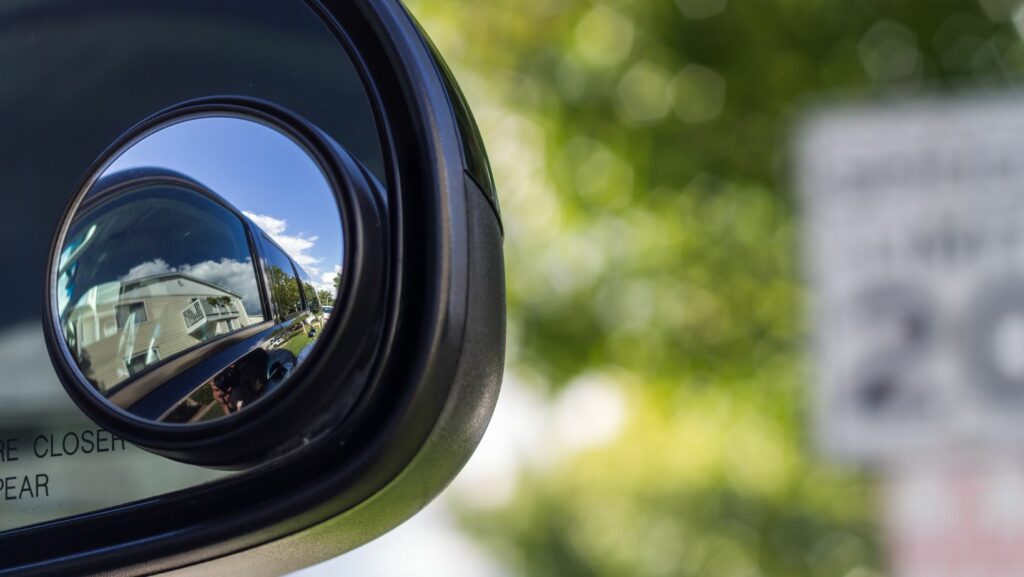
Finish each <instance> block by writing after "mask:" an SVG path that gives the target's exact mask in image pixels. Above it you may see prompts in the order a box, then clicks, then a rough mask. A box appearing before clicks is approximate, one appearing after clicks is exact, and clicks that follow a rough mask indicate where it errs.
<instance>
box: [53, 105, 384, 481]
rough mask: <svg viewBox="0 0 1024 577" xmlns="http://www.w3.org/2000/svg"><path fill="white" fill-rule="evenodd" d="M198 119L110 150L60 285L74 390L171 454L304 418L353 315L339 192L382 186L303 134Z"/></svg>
mask: <svg viewBox="0 0 1024 577" xmlns="http://www.w3.org/2000/svg"><path fill="white" fill-rule="evenodd" d="M189 108H190V107H187V106H186V107H184V108H183V109H181V110H176V111H175V112H174V113H173V114H168V115H167V116H168V118H166V119H163V120H160V119H157V120H154V121H150V122H148V123H147V124H146V126H145V127H144V128H143V129H142V130H139V131H137V134H136V135H134V136H132V137H130V138H128V139H127V141H126V142H125V143H124V144H123V145H121V146H117V147H114V148H113V152H112V153H111V154H109V155H108V157H107V159H106V160H105V161H104V162H102V163H101V164H100V165H99V168H98V170H96V171H95V172H94V174H92V175H90V177H89V178H88V179H87V180H86V182H87V184H86V185H85V186H84V187H83V189H82V191H80V193H79V194H78V195H77V197H76V198H75V199H74V201H73V202H72V204H71V208H70V210H69V211H68V214H67V216H66V218H65V223H64V225H63V226H62V229H61V231H60V233H59V235H58V238H57V240H56V242H55V244H54V254H53V255H51V266H50V271H49V274H50V282H49V290H50V298H49V303H48V305H49V308H50V317H51V319H50V322H51V324H52V326H51V327H50V329H51V330H50V331H48V334H49V335H50V336H51V338H50V342H49V343H48V344H49V345H50V349H51V355H52V356H54V358H55V360H56V361H58V362H57V364H58V365H59V366H58V368H59V369H63V371H59V372H61V373H62V380H63V381H64V384H65V387H66V388H67V389H68V390H69V392H71V393H72V397H73V398H75V400H76V401H77V402H78V403H79V405H80V406H81V407H82V408H83V409H85V410H86V412H87V413H88V414H90V416H93V417H94V418H95V419H96V420H97V421H99V422H100V423H101V424H103V425H105V426H110V428H112V429H114V430H115V431H118V432H119V433H122V434H125V435H126V437H127V438H129V439H131V440H135V441H136V442H138V443H139V444H141V445H142V446H144V447H146V446H147V445H149V444H152V445H156V446H158V447H160V446H163V447H164V448H167V447H172V451H173V450H174V449H173V436H174V433H171V434H169V432H170V431H171V430H174V429H177V431H176V432H177V433H178V434H182V435H187V434H188V430H189V429H194V430H203V428H204V427H206V428H209V427H211V426H214V425H216V424H217V423H219V422H223V421H230V420H231V418H232V417H234V418H236V419H237V418H238V417H239V416H242V415H245V414H246V413H249V412H253V411H255V409H256V408H257V407H261V405H264V404H276V405H282V406H284V405H294V404H295V403H289V402H287V401H288V399H287V397H288V396H289V395H290V394H292V391H293V389H297V388H300V387H298V386H297V384H296V383H297V382H298V381H301V379H300V378H298V375H300V373H301V368H302V367H303V366H304V365H306V364H307V363H310V362H311V359H314V358H315V357H316V356H317V355H318V354H319V350H320V349H321V348H322V347H321V346H320V345H321V341H322V340H324V339H325V337H326V335H329V334H331V332H332V331H331V329H332V326H333V325H334V324H335V322H336V319H337V318H338V317H339V315H340V314H341V313H342V312H343V311H342V310H341V309H344V308H345V307H344V306H339V305H342V304H344V302H345V294H344V292H345V287H346V285H347V284H349V283H346V282H345V281H346V276H347V275H348V270H347V269H348V267H347V264H349V263H346V254H347V252H350V251H346V248H350V247H346V244H347V243H348V242H351V241H350V239H348V238H346V226H345V224H344V222H345V218H344V211H343V210H342V207H340V206H339V202H340V199H341V198H342V196H343V194H342V192H343V191H340V190H339V189H341V188H345V185H344V184H342V183H343V182H346V178H345V177H346V176H347V177H348V178H349V179H351V178H353V177H361V179H362V181H367V180H372V177H369V176H368V175H367V173H366V172H365V171H363V170H360V169H359V167H357V166H356V165H354V161H353V160H351V158H350V157H347V156H345V154H344V151H342V150H341V149H340V148H339V147H338V146H337V145H336V144H334V143H333V142H327V140H329V139H327V138H326V137H325V136H323V134H322V133H320V132H318V131H316V130H315V128H311V127H307V130H306V132H305V133H303V132H302V131H300V130H297V129H296V128H295V126H294V123H298V124H301V121H299V120H297V119H296V120H295V121H294V122H293V123H289V122H288V121H287V120H283V119H277V118H274V117H273V116H272V115H268V114H266V113H257V112H256V111H255V110H253V111H252V112H251V113H247V112H246V111H245V110H244V109H242V110H240V109H239V108H238V107H237V106H230V107H225V108H224V110H219V109H218V107H217V106H216V105H211V104H205V105H203V106H201V107H198V108H197V111H192V112H189ZM310 138H313V139H317V138H319V139H320V140H319V142H316V143H314V142H311V141H310V140H309V139H310ZM317 144H319V145H320V146H319V147H318V146H317ZM324 151H327V152H326V153H325V152H324ZM339 156H341V157H345V158H340V159H339ZM346 170H347V171H348V173H350V174H347V175H346V174H342V177H341V178H338V177H337V176H336V175H337V174H338V172H339V171H341V172H342V173H344V172H345V171H346ZM351 173H357V174H351ZM359 228H365V227H359ZM360 244H366V243H365V242H362V243H360ZM362 276H365V275H362ZM339 294H340V296H339ZM275 399H277V400H275ZM267 410H271V409H264V410H263V412H267ZM291 421H292V422H296V420H295V419H292V420H291ZM299 421H301V419H300V420H299ZM237 426H240V424H239V425H236V427H237ZM278 429H279V430H281V429H280V427H279V428H278ZM212 432H215V431H211V430H208V429H207V433H212ZM147 434H150V435H151V436H152V443H147V438H146V437H147ZM261 438H262V437H261ZM226 442H227V441H226ZM250 444H251V443H250ZM158 452H159V451H158ZM215 452H219V453H223V451H222V450H216V449H215ZM231 453H232V451H230V450H228V451H227V455H230V454H231ZM172 456H175V457H177V458H180V459H182V460H189V456H188V451H187V450H183V451H182V452H180V453H177V454H174V455H172ZM236 456H237V455H236ZM231 460H232V457H230V456H221V457H216V458H214V459H213V461H214V462H215V463H214V464H231V463H230V461H231Z"/></svg>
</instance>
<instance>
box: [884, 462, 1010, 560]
mask: <svg viewBox="0 0 1024 577" xmlns="http://www.w3.org/2000/svg"><path fill="white" fill-rule="evenodd" d="M883 495H884V499H885V508H884V509H885V525H886V532H887V537H888V542H889V558H890V565H891V571H890V574H891V575H892V577H1019V576H1020V575H1021V574H1024V467H1022V466H1021V465H1020V464H1019V463H1016V464H1011V463H1009V462H1006V461H992V462H989V463H979V462H977V461H976V462H973V463H970V464H967V463H962V464H960V465H930V466H916V467H912V468H907V469H903V470H902V471H901V472H900V473H898V474H895V475H889V477H888V480H887V483H886V485H885V491H884V492H883Z"/></svg>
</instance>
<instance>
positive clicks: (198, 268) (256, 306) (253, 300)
mask: <svg viewBox="0 0 1024 577" xmlns="http://www.w3.org/2000/svg"><path fill="white" fill-rule="evenodd" d="M174 272H177V273H182V274H187V275H189V276H193V277H195V278H198V279H201V280H204V281H206V282H208V283H211V284H214V285H216V286H219V287H221V288H223V289H225V290H227V291H229V292H232V293H234V294H236V295H238V296H240V297H242V304H243V306H245V310H246V312H248V313H249V314H260V311H261V310H262V307H261V305H260V297H259V294H258V290H259V289H258V288H257V286H256V283H255V282H254V281H253V278H254V277H253V275H254V273H253V266H252V261H251V260H248V259H247V260H245V261H244V262H240V261H236V260H231V259H227V258H225V259H221V260H219V261H212V260H208V261H203V262H200V263H196V264H189V265H184V266H179V267H173V266H170V265H168V264H167V261H165V260H164V259H162V258H157V259H153V260H150V261H146V262H144V263H141V264H138V265H136V266H134V267H132V268H131V270H129V271H128V273H127V274H125V275H124V276H122V277H121V278H120V279H118V280H120V281H121V282H122V283H126V282H130V281H133V280H138V279H141V278H146V277H150V276H153V275H158V274H167V273H174Z"/></svg>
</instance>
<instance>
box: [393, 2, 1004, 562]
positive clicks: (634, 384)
mask: <svg viewBox="0 0 1024 577" xmlns="http://www.w3.org/2000/svg"><path fill="white" fill-rule="evenodd" d="M409 5H410V9H411V10H412V12H413V13H414V14H415V15H416V16H417V17H418V18H419V19H420V20H421V22H422V23H423V25H424V27H425V28H426V30H427V31H428V33H430V34H431V36H432V37H433V39H434V41H435V42H436V43H437V44H438V46H439V47H440V49H441V51H442V53H443V54H445V56H446V58H447V59H448V60H449V64H451V66H452V68H453V69H454V70H455V72H456V75H457V76H458V77H459V78H460V81H461V82H462V84H463V89H464V91H465V92H466V93H467V96H468V99H469V100H470V103H471V105H472V106H473V108H474V111H475V112H476V114H477V116H478V121H479V122H480V124H481V128H482V130H483V132H484V139H485V142H486V143H487V144H488V148H489V152H490V155H491V161H492V164H493V166H494V169H495V173H496V179H497V182H498V187H499V195H500V196H501V201H502V205H503V206H502V207H503V212H504V217H505V230H506V250H507V261H508V289H509V307H510V308H509V312H510V342H509V346H510V353H511V356H510V360H509V367H510V371H511V373H510V374H512V375H516V378H517V379H519V380H521V381H522V382H524V383H528V384H529V386H532V387H536V388H539V389H542V390H544V391H547V393H546V394H550V395H552V396H554V395H557V394H559V391H560V390H561V389H563V388H564V387H566V386H567V384H569V383H572V382H574V380H578V379H579V378H580V377H581V375H593V374H601V375H603V378H604V379H605V380H610V381H612V382H614V383H615V386H616V387H618V389H619V390H620V391H621V392H622V394H623V398H624V399H625V403H626V406H627V412H626V415H627V416H626V419H625V422H624V424H623V425H622V426H621V429H620V430H619V431H618V433H617V435H616V436H615V437H614V439H612V440H610V441H608V442H606V443H603V444H600V445H599V446H593V447H589V448H587V449H585V450H581V451H577V452H573V453H571V454H567V455H562V456H561V457H560V458H558V459H556V460H554V462H550V463H546V464H544V465H543V466H541V465H534V466H528V467H526V468H525V470H524V471H523V472H522V479H520V482H519V484H518V486H517V490H516V491H515V494H514V496H513V497H512V500H511V501H509V502H507V503H500V504H498V505H496V506H489V507H482V508H481V507H474V506H469V505H467V508H466V511H465V513H466V514H465V515H464V519H465V522H466V525H467V527H468V528H469V529H470V530H471V531H472V533H473V534H475V535H479V536H480V538H481V539H482V540H483V541H484V542H485V543H487V544H488V545H489V546H490V547H491V548H492V550H493V551H495V552H496V553H497V554H498V555H499V556H500V558H502V559H504V560H505V561H507V562H508V563H509V564H510V566H512V567H514V568H515V569H516V570H517V571H518V572H519V573H521V574H522V575H527V576H530V577H534V576H537V577H542V576H559V577H573V576H591V575H595V576H609V577H612V576H613V577H626V576H632V575H637V576H648V575H650V576H660V575H665V576H668V575H672V576H676V575H679V576H688V575H695V576H696V575H701V576H713V577H728V576H753V575H765V576H810V575H814V576H832V575H835V576H847V577H858V576H862V577H863V576H868V575H875V574H877V573H878V572H879V571H880V570H881V565H882V560H881V558H882V554H881V551H880V546H879V536H878V529H879V528H878V527H877V526H876V521H875V517H876V515H875V503H874V501H873V498H872V491H871V490H870V486H869V485H868V484H867V483H866V482H865V481H864V480H862V479H858V478H856V477H853V476H850V475H849V474H844V473H843V472H841V471H837V470H835V469H833V468H831V467H829V466H827V465H825V464H823V463H822V462H821V461H820V460H819V459H818V458H817V456H815V455H814V454H813V452H812V451H811V446H812V440H811V433H810V431H808V421H809V418H810V417H809V415H808V414H807V410H806V407H807V405H808V404H809V403H808V396H809V392H810V386H809V385H810V383H809V379H808V378H807V375H806V371H805V365H806V359H805V348H806V341H807V340H808V335H807V331H806V326H805V325H806V323H805V320H804V318H803V295H802V294H801V287H800V271H799V260H800V251H799V245H798V241H799V238H798V232H799V231H798V228H799V227H798V223H797V222H796V206H795V204H796V203H795V201H794V196H795V195H794V193H793V191H792V190H791V188H790V186H789V179H788V175H787V168H788V165H789V163H790V159H789V158H788V150H789V138H790V136H791V134H792V131H793V127H794V124H795V123H796V122H797V121H798V120H799V117H800V115H801V114H802V113H803V112H804V111H805V110H806V108H807V106H808V105H815V104H820V103H821V102H822V101H824V102H829V101H832V100H845V99H848V98H851V97H852V98H862V97H865V96H871V97H889V96H891V95H893V94H896V95H899V94H903V93H917V92H920V91H922V90H923V91H943V90H950V89H956V88H957V87H959V86H962V85H965V84H968V85H977V84H979V83H980V84H984V85H986V86H998V85H1000V84H1002V83H1009V82H1012V81H1013V80H1014V79H1015V78H1019V74H1018V72H1019V71H1020V70H1021V69H1022V67H1024V48H1022V46H1021V43H1020V40H1019V37H1018V32H1017V30H1016V29H1015V27H1014V25H1013V22H1012V20H1013V18H1012V16H1013V10H1012V8H1013V6H1014V5H1015V2H1014V1H1013V0H984V1H982V2H979V0H927V1H925V0H916V1H910V0H847V1H838V0H728V1H726V0H675V1H673V0H658V1H654V0H650V1H642V0H606V1H604V2H589V1H583V0H488V1H479V0H409ZM592 424H593V423H588V422H587V421H585V420H584V419H582V418H581V420H580V422H579V423H578V426H579V427H582V428H586V427H589V426H592Z"/></svg>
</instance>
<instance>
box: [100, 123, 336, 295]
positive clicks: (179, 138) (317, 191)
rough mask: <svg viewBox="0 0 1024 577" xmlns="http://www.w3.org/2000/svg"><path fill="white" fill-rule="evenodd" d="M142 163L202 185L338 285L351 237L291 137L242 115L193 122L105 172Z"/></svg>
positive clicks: (152, 139) (157, 136)
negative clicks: (345, 247)
mask: <svg viewBox="0 0 1024 577" xmlns="http://www.w3.org/2000/svg"><path fill="white" fill-rule="evenodd" d="M138 167H159V168H166V169H169V170H174V171H177V172H180V173H182V174H185V175H188V176H190V177H192V178H194V179H195V180H198V181H199V182H201V183H203V184H204V185H206V186H207V187H209V188H210V189H211V190H213V191H215V192H217V193H218V194H220V195H221V196H222V197H223V198H224V199H225V200H227V201H228V202H230V203H231V204H233V205H234V206H235V207H237V208H238V209H239V210H241V211H242V212H244V213H246V214H247V215H248V216H249V217H250V218H251V219H252V220H253V221H254V222H256V224H257V225H259V226H260V227H261V228H263V229H264V230H265V231H266V232H267V233H269V234H270V236H271V237H273V238H274V240H275V241H277V242H278V244H280V245H281V247H282V248H284V249H285V251H286V252H288V253H289V255H290V256H291V257H292V258H293V259H295V261H296V262H297V263H299V265H300V266H302V267H303V268H304V269H305V270H306V272H308V273H309V274H310V276H311V277H313V279H314V281H316V283H317V285H318V287H321V288H327V287H328V286H330V285H331V279H332V278H333V275H334V272H335V271H336V270H339V267H340V266H341V264H342V263H341V260H342V247H343V242H344V241H343V238H342V233H341V225H340V221H339V218H338V208H337V203H336V202H335V200H334V197H333V194H332V192H331V189H330V186H329V185H328V183H327V181H326V180H325V179H324V177H323V175H322V173H321V172H320V169H319V167H318V166H317V164H316V163H315V162H314V161H313V160H312V159H311V158H310V157H309V156H308V155H307V154H306V153H305V151H304V150H303V149H302V148H300V147H299V146H298V145H297V144H295V143H294V142H293V141H292V140H291V139H289V138H288V137H287V136H285V135H283V134H281V133H280V132H278V131H277V130H275V129H272V128H270V127H268V126H266V125H263V124H259V123H257V122H253V121H249V120H243V119H239V118H231V117H212V118H197V119H192V120H187V121H184V122H180V123H178V124H174V125H172V126H168V127H166V128H163V129H161V130H160V131H158V132H156V133H153V134H152V135H150V136H148V137H146V138H145V139H143V140H142V141H140V142H138V143H137V144H135V145H134V146H132V148H130V149H129V150H127V151H126V152H125V153H124V154H122V155H121V156H120V157H119V158H118V159H117V160H116V161H114V163H113V164H111V166H110V167H109V168H108V169H107V170H106V172H105V173H104V175H106V174H111V173H114V172H117V171H120V170H125V169H129V168H138Z"/></svg>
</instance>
